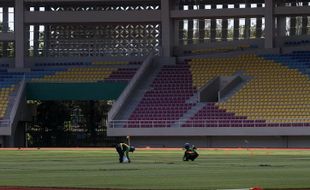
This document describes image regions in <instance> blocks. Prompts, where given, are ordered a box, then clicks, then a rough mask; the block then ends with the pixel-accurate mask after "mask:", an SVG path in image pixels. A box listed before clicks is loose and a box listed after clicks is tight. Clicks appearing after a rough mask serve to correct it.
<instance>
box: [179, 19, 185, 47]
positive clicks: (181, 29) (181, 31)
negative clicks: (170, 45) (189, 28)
mask: <svg viewBox="0 0 310 190" xmlns="http://www.w3.org/2000/svg"><path fill="white" fill-rule="evenodd" d="M178 42H179V43H178V44H179V45H184V20H181V21H179V38H178Z"/></svg>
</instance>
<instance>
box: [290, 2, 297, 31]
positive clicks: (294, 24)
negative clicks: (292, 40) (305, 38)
mask: <svg viewBox="0 0 310 190" xmlns="http://www.w3.org/2000/svg"><path fill="white" fill-rule="evenodd" d="M291 6H296V3H295V2H292V3H291ZM290 17H291V23H290V36H295V35H296V16H290Z"/></svg>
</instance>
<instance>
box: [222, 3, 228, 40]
mask: <svg viewBox="0 0 310 190" xmlns="http://www.w3.org/2000/svg"><path fill="white" fill-rule="evenodd" d="M227 8H228V4H223V9H227ZM227 34H228V20H227V18H223V19H222V41H227Z"/></svg>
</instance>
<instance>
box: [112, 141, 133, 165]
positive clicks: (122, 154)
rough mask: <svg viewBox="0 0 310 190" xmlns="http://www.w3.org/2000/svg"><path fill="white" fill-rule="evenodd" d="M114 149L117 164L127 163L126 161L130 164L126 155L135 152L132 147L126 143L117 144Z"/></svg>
mask: <svg viewBox="0 0 310 190" xmlns="http://www.w3.org/2000/svg"><path fill="white" fill-rule="evenodd" d="M115 149H116V151H117V153H118V155H119V163H123V162H127V160H128V163H130V162H131V160H130V158H129V155H128V153H129V152H134V151H135V147H134V146H129V145H128V144H126V143H119V144H117V145H116V146H115Z"/></svg>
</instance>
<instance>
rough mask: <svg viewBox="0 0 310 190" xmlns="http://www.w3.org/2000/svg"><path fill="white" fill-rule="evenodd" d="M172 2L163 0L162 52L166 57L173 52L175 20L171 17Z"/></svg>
mask: <svg viewBox="0 0 310 190" xmlns="http://www.w3.org/2000/svg"><path fill="white" fill-rule="evenodd" d="M170 4H171V0H161V43H162V54H163V56H164V57H170V56H171V54H172V45H173V44H174V43H173V39H174V38H173V37H172V33H173V31H174V29H173V28H174V27H173V22H172V19H171V18H170Z"/></svg>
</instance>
